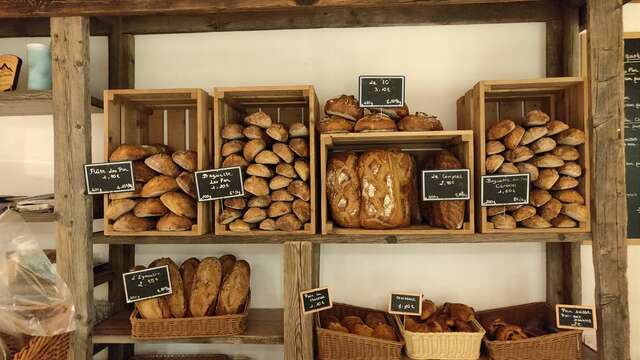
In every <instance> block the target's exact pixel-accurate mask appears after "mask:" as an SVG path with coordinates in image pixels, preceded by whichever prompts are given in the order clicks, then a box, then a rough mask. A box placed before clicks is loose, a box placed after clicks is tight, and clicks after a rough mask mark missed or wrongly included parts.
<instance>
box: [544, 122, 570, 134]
mask: <svg viewBox="0 0 640 360" xmlns="http://www.w3.org/2000/svg"><path fill="white" fill-rule="evenodd" d="M546 127H547V130H548V131H549V132H548V133H547V135H548V136H553V135H556V134H559V133H561V132H563V131H565V130H567V129H568V128H569V125H567V124H566V123H565V122H562V121H560V120H552V121H549V122H548V123H547V125H546Z"/></svg>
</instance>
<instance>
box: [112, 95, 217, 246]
mask: <svg viewBox="0 0 640 360" xmlns="http://www.w3.org/2000/svg"><path fill="white" fill-rule="evenodd" d="M210 109H211V103H210V96H209V94H207V92H206V91H204V90H202V89H166V90H165V89H163V90H138V89H127V90H105V92H104V128H105V147H104V151H105V159H108V158H109V155H110V154H111V152H112V151H113V150H114V149H115V148H116V147H117V146H118V145H120V144H139V145H141V144H165V145H168V146H170V147H171V148H172V149H174V150H182V149H187V150H193V151H197V152H198V170H205V169H209V168H211V152H212V144H211V117H210V115H209V111H210ZM108 204H109V199H108V196H104V207H105V209H106V208H107V206H108ZM197 207H198V217H197V219H196V223H195V224H194V225H193V226H192V228H191V230H190V231H172V232H165V231H155V230H154V231H143V232H122V231H114V230H113V227H112V222H111V221H108V220H107V219H106V218H105V220H104V233H105V235H114V236H117V235H120V236H158V235H160V236H162V235H164V236H195V235H204V234H206V233H208V232H209V231H210V229H211V205H210V204H209V203H206V202H199V203H198V205H197Z"/></svg>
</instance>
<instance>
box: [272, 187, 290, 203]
mask: <svg viewBox="0 0 640 360" xmlns="http://www.w3.org/2000/svg"><path fill="white" fill-rule="evenodd" d="M293 199H294V197H293V195H291V194H290V193H289V191H288V190H287V189H279V190H276V191H273V192H271V200H272V201H293Z"/></svg>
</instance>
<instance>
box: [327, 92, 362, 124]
mask: <svg viewBox="0 0 640 360" xmlns="http://www.w3.org/2000/svg"><path fill="white" fill-rule="evenodd" d="M324 112H325V113H326V114H327V115H336V116H339V117H341V118H345V119H348V120H351V121H358V119H360V118H361V117H363V116H364V109H363V108H361V107H360V106H359V102H358V99H356V98H355V96H353V95H340V96H339V97H337V98H333V99H329V100H328V101H327V102H326V103H325V106H324Z"/></svg>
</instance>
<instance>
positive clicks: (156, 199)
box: [104, 144, 198, 232]
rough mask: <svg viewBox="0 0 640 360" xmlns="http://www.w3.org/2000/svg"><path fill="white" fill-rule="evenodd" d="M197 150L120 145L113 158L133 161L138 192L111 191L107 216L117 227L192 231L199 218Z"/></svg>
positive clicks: (134, 230) (114, 226)
mask: <svg viewBox="0 0 640 360" xmlns="http://www.w3.org/2000/svg"><path fill="white" fill-rule="evenodd" d="M197 159H198V154H197V153H196V152H195V151H188V150H179V151H175V152H172V151H171V149H170V148H169V147H168V146H165V145H129V144H123V145H120V146H118V147H117V148H116V149H115V150H114V151H113V152H112V153H111V155H110V156H109V161H112V162H113V161H128V160H131V161H133V175H134V178H135V181H136V189H135V191H130V192H120V193H111V194H109V199H110V201H109V205H108V206H107V209H106V210H105V214H104V216H105V218H106V219H108V220H111V221H114V223H113V230H115V231H126V232H140V231H149V230H153V229H156V230H159V231H186V230H191V226H192V225H193V224H194V222H195V219H196V218H197V213H198V212H197V206H196V200H195V198H196V190H195V189H196V186H195V182H194V176H193V172H194V171H196V170H197Z"/></svg>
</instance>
